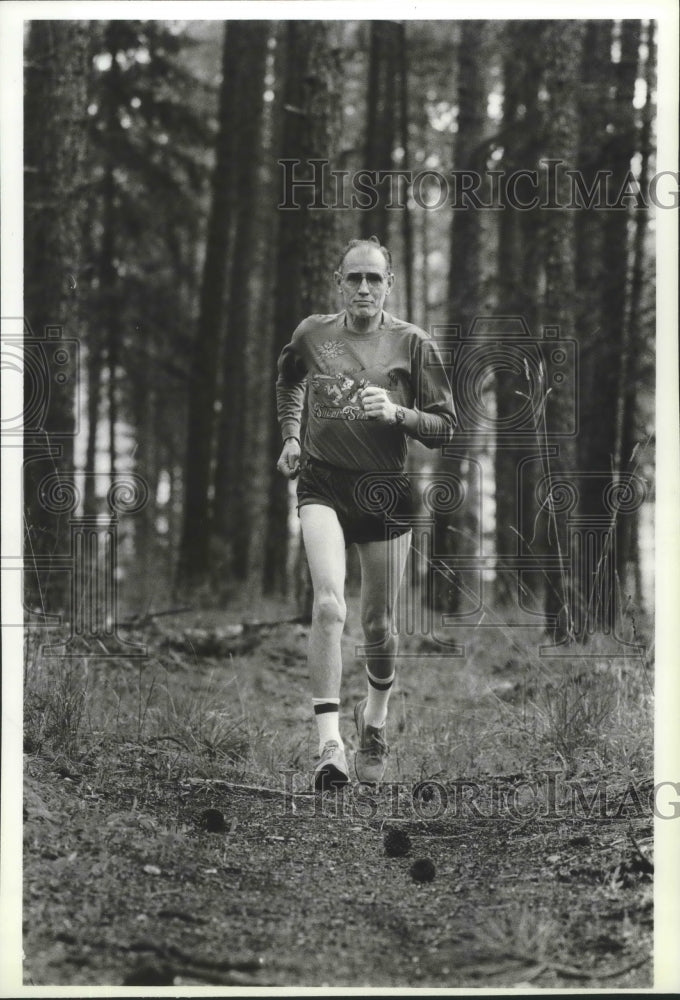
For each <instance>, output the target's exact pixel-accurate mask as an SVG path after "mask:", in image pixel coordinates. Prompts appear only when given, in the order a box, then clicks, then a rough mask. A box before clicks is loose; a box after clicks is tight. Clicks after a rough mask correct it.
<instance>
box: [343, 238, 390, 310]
mask: <svg viewBox="0 0 680 1000" xmlns="http://www.w3.org/2000/svg"><path fill="white" fill-rule="evenodd" d="M335 281H336V284H337V286H338V289H339V290H340V295H341V296H342V303H343V306H344V307H345V309H346V310H347V314H348V315H349V317H350V318H351V319H352V320H359V321H362V320H363V321H364V322H366V320H370V319H372V318H373V317H374V316H380V314H381V312H382V308H383V304H384V302H385V298H386V296H387V295H388V294H389V291H390V289H391V287H392V284H393V282H394V277H393V275H391V274H389V273H388V269H387V261H386V260H385V258H384V257H383V255H382V254H381V252H380V250H378V248H377V247H367V246H358V247H353V248H352V249H351V250H350V251H349V253H348V254H347V256H346V257H345V259H344V260H343V262H342V265H341V267H340V270H339V271H336V272H335Z"/></svg>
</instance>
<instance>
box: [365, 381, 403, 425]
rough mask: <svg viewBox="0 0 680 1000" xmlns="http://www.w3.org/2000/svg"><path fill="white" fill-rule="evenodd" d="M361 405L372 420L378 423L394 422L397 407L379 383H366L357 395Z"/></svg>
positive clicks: (395, 420)
mask: <svg viewBox="0 0 680 1000" xmlns="http://www.w3.org/2000/svg"><path fill="white" fill-rule="evenodd" d="M359 398H360V399H361V405H362V406H363V408H364V410H365V411H366V413H367V414H368V415H369V417H371V419H372V420H377V421H378V423H380V424H396V422H397V417H396V413H397V407H396V404H395V403H392V402H391V401H390V399H389V398H388V395H387V392H386V391H385V390H384V389H381V388H380V386H379V385H367V386H366V388H365V389H362V390H361V393H360V395H359Z"/></svg>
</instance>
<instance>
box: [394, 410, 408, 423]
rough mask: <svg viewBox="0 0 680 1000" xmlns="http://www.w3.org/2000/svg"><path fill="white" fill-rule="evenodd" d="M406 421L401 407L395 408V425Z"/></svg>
mask: <svg viewBox="0 0 680 1000" xmlns="http://www.w3.org/2000/svg"><path fill="white" fill-rule="evenodd" d="M405 420H406V410H405V409H404V407H403V406H397V407H395V410H394V422H395V424H403V422H404V421H405Z"/></svg>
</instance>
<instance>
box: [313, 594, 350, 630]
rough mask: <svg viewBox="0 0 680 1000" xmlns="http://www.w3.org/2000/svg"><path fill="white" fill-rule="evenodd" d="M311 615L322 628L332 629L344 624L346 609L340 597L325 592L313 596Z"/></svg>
mask: <svg viewBox="0 0 680 1000" xmlns="http://www.w3.org/2000/svg"><path fill="white" fill-rule="evenodd" d="M312 614H313V617H314V620H315V621H316V622H317V624H319V625H320V626H321V627H322V628H326V629H332V628H337V627H342V626H343V625H344V624H345V618H346V615H347V608H346V605H345V602H344V600H343V598H342V597H340V596H339V595H338V594H336V593H335V592H334V591H332V590H325V591H323V592H322V593H320V594H318V595H317V596H315V598H314V607H313V611H312Z"/></svg>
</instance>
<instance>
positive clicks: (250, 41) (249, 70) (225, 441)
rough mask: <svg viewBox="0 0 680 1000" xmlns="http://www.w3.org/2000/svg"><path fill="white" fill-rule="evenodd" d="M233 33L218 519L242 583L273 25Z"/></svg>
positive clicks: (238, 27) (242, 26)
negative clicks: (230, 232)
mask: <svg viewBox="0 0 680 1000" xmlns="http://www.w3.org/2000/svg"><path fill="white" fill-rule="evenodd" d="M230 31H231V32H232V35H233V40H232V46H233V59H234V65H233V69H232V72H233V74H234V87H235V92H236V93H237V94H238V95H239V102H238V106H237V108H236V109H235V121H234V128H235V130H236V134H237V135H238V137H239V149H238V156H237V165H236V169H235V178H234V181H235V190H236V194H237V197H236V207H235V210H234V216H235V218H234V237H233V239H234V251H233V254H232V263H231V272H230V276H229V296H228V298H229V308H228V310H227V314H226V334H225V347H224V351H223V360H222V390H221V397H222V399H221V402H222V408H221V411H220V421H219V432H218V442H217V464H216V469H215V502H214V518H213V522H214V526H215V533H216V534H217V535H218V536H219V537H220V538H221V539H222V540H223V542H224V543H225V544H226V546H227V549H228V551H229V556H230V558H229V560H228V562H227V565H226V566H224V567H223V570H226V572H227V573H228V575H229V576H230V577H233V578H235V579H237V580H241V581H242V580H245V579H246V577H247V576H248V571H249V566H250V562H249V553H250V543H251V516H250V510H251V498H250V482H249V481H248V479H247V475H246V471H247V468H248V465H249V459H250V455H251V454H252V450H253V447H254V445H255V442H254V441H253V435H252V434H251V432H250V428H251V424H252V420H253V419H254V417H255V415H256V412H257V410H258V408H259V405H260V402H259V400H260V395H259V393H258V395H257V396H256V397H255V398H254V399H253V398H249V396H248V392H247V389H248V365H247V359H248V348H249V340H250V339H251V338H256V339H257V340H258V341H259V342H260V343H261V345H262V349H263V351H262V353H263V352H264V348H265V347H266V339H265V329H264V326H263V325H262V323H261V321H260V317H259V311H258V312H257V313H255V314H254V315H253V313H252V312H251V302H252V295H253V283H252V280H251V279H252V272H253V270H254V268H255V246H256V241H255V237H256V232H255V224H256V219H257V198H258V193H259V190H260V184H259V179H260V178H259V165H260V160H261V140H262V135H261V126H262V111H263V97H262V95H263V91H264V70H265V58H266V54H267V40H268V37H269V25H268V23H267V22H266V21H236V22H234V24H233V25H232V26H231V27H230ZM253 319H255V322H253ZM260 356H261V357H262V354H261V355H260Z"/></svg>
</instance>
